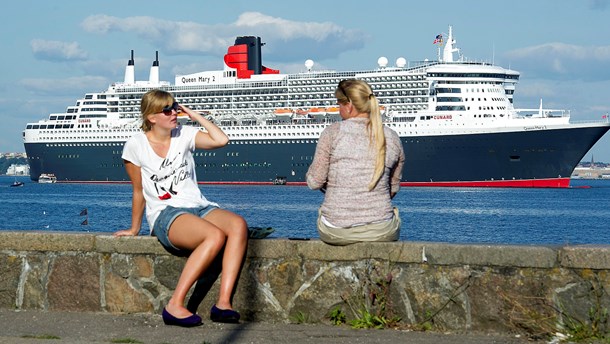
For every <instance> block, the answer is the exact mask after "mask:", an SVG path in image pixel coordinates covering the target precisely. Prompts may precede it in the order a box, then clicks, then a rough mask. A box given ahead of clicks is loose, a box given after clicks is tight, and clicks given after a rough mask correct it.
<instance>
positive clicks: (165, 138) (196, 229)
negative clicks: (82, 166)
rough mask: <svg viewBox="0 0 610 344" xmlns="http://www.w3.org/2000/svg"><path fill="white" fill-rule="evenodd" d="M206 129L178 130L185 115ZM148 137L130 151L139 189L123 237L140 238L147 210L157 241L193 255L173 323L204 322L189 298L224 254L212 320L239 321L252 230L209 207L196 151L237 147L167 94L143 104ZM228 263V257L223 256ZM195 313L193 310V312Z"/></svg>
mask: <svg viewBox="0 0 610 344" xmlns="http://www.w3.org/2000/svg"><path fill="white" fill-rule="evenodd" d="M180 111H181V112H183V113H185V114H186V115H188V117H189V118H190V119H191V120H192V121H194V122H197V123H199V124H200V125H201V126H202V127H203V128H204V129H205V131H201V130H199V129H197V128H195V127H191V126H181V125H178V122H177V117H178V112H180ZM141 112H142V129H143V132H141V133H138V134H135V135H134V136H132V137H131V138H130V139H129V140H128V141H127V142H126V143H125V147H124V149H123V156H122V157H123V161H124V163H125V169H126V170H127V174H128V175H129V178H130V180H131V184H132V188H133V197H132V211H131V228H129V229H127V230H122V231H118V232H116V233H115V234H114V235H115V236H135V235H138V233H139V231H140V227H141V224H142V216H143V214H144V209H145V208H146V220H147V222H148V224H149V227H150V232H151V234H152V235H154V236H156V237H157V239H158V240H159V242H160V243H161V244H162V245H163V247H164V248H165V249H166V250H168V251H169V252H171V253H172V254H175V255H178V256H188V258H187V260H186V264H185V266H184V269H183V270H182V273H181V275H180V278H179V279H178V283H177V285H176V288H175V290H174V293H173V295H172V297H171V298H170V300H169V302H168V303H167V305H166V306H165V308H164V309H163V314H162V315H163V321H164V322H165V324H167V325H176V326H183V327H191V326H197V325H200V324H201V323H202V321H201V317H200V316H199V315H197V314H195V313H194V312H195V311H196V307H195V309H194V310H191V311H190V310H188V309H187V308H186V307H185V305H184V302H185V298H186V295H187V293H188V291H189V290H190V288H191V287H192V286H193V284H194V283H195V282H196V281H197V280H198V279H200V277H201V276H202V275H203V273H204V272H205V271H206V270H208V269H209V268H211V269H213V268H214V267H213V266H212V264H213V261H214V260H215V258H216V257H217V256H219V255H222V257H221V258H222V277H221V282H220V291H219V296H218V300H217V302H216V304H215V305H214V306H213V307H212V310H211V312H210V318H211V319H212V321H216V322H238V321H239V318H240V316H239V313H237V312H236V311H234V310H233V309H232V305H231V296H232V293H233V289H234V287H235V283H236V281H237V278H238V276H239V273H240V271H241V267H242V262H243V260H244V257H245V252H246V246H247V240H248V229H247V224H246V222H245V221H244V219H243V218H242V217H241V216H239V215H236V214H234V213H232V212H230V211H228V210H224V209H220V207H219V206H218V204H216V203H213V202H210V201H208V200H207V199H206V198H205V197H204V196H203V195H202V194H201V191H200V190H199V186H198V185H197V176H196V175H195V162H194V159H193V152H194V151H195V149H214V148H219V147H223V146H224V145H226V144H227V143H228V142H229V139H228V137H227V136H226V135H225V133H224V132H223V131H222V130H221V129H220V128H218V127H217V126H216V125H215V124H214V123H212V122H210V121H208V120H207V119H206V118H205V117H203V116H202V115H201V114H199V113H197V112H194V111H192V110H191V109H189V108H188V107H186V106H184V105H182V104H178V103H177V102H176V101H175V99H174V97H173V96H172V95H171V94H170V93H168V92H165V91H163V90H152V91H149V92H147V93H145V94H144V96H143V97H142V102H141ZM219 259H220V257H219ZM189 308H190V307H189Z"/></svg>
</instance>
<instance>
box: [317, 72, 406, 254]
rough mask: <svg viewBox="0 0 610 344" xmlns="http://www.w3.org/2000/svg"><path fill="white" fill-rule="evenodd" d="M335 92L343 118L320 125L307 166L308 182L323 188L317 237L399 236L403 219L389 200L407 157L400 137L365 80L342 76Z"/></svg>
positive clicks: (342, 240) (334, 240) (340, 241)
mask: <svg viewBox="0 0 610 344" xmlns="http://www.w3.org/2000/svg"><path fill="white" fill-rule="evenodd" d="M335 97H336V98H337V103H338V104H339V113H340V116H341V118H342V119H343V121H341V122H337V123H334V124H332V125H330V126H329V127H327V128H326V129H324V131H323V132H322V134H321V135H320V139H319V141H318V145H317V147H316V153H315V156H314V159H313V162H312V164H311V166H310V167H309V170H308V171H307V185H308V186H309V188H311V189H313V190H322V191H323V192H325V195H324V201H323V202H322V205H321V207H320V209H319V216H318V221H317V226H318V233H319V235H320V239H322V240H323V241H324V242H326V243H328V244H332V245H347V244H351V243H355V242H360V241H395V240H398V237H399V234H400V222H401V221H400V216H399V214H398V209H396V208H394V207H392V202H391V201H392V198H393V197H394V196H395V195H396V193H397V192H398V190H399V188H400V179H401V177H402V168H403V165H404V160H405V156H404V152H403V148H402V144H401V142H400V138H399V137H398V135H397V134H396V132H394V131H393V130H391V129H390V128H387V127H385V126H384V125H383V123H382V118H381V113H380V108H379V102H378V101H377V98H376V97H375V95H374V93H373V91H372V89H371V87H370V86H369V85H368V84H367V83H366V82H364V81H362V80H355V79H348V80H343V81H341V82H340V83H339V85H338V87H337V89H336V90H335Z"/></svg>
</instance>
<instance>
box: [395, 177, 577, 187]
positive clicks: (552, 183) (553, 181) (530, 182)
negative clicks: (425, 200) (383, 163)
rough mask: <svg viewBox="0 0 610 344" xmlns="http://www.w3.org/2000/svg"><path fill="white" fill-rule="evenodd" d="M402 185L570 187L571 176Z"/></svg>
mask: <svg viewBox="0 0 610 344" xmlns="http://www.w3.org/2000/svg"><path fill="white" fill-rule="evenodd" d="M400 186H406V187H410V186H417V187H424V186H425V187H477V188H480V187H485V188H569V187H570V178H548V179H519V180H512V179H511V180H483V181H464V182H401V183H400Z"/></svg>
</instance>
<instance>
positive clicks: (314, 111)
mask: <svg viewBox="0 0 610 344" xmlns="http://www.w3.org/2000/svg"><path fill="white" fill-rule="evenodd" d="M309 114H310V115H311V116H324V115H326V109H325V108H320V107H318V108H311V109H309Z"/></svg>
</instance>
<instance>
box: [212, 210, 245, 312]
mask: <svg viewBox="0 0 610 344" xmlns="http://www.w3.org/2000/svg"><path fill="white" fill-rule="evenodd" d="M204 219H205V220H207V221H209V222H210V223H212V224H214V225H215V226H216V227H218V228H219V229H220V230H221V231H222V232H223V233H224V234H225V235H226V237H227V241H226V244H225V247H224V254H223V257H222V274H221V278H220V291H219V295H218V301H217V302H216V306H217V307H218V308H220V309H233V306H232V304H231V296H232V294H233V289H234V288H235V284H236V282H237V278H238V277H239V273H240V271H241V267H242V264H243V261H244V257H245V254H246V248H247V246H248V225H247V224H246V221H245V220H244V219H243V218H242V217H241V216H239V215H237V214H235V213H232V212H230V211H228V210H224V209H215V210H213V211H211V212H210V213H208V215H206V216H205V218H204Z"/></svg>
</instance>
